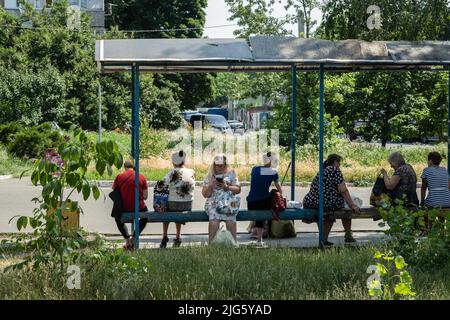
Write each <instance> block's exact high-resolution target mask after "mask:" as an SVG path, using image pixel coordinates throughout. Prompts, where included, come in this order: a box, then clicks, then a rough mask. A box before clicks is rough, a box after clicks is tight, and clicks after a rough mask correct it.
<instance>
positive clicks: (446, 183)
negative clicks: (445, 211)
mask: <svg viewBox="0 0 450 320" xmlns="http://www.w3.org/2000/svg"><path fill="white" fill-rule="evenodd" d="M441 161H442V156H441V155H440V154H439V152H430V153H429V154H428V167H427V168H425V169H424V170H423V173H422V175H421V178H422V190H421V201H420V202H421V204H422V205H425V206H427V207H433V208H437V207H447V208H448V207H450V190H449V189H450V180H449V175H448V172H447V169H446V168H444V167H441V166H439V165H440V164H441ZM427 189H428V195H427V197H426V198H425V195H426V193H427Z"/></svg>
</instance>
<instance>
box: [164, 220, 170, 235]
mask: <svg viewBox="0 0 450 320" xmlns="http://www.w3.org/2000/svg"><path fill="white" fill-rule="evenodd" d="M167 230H169V222H163V238H165V237H167Z"/></svg>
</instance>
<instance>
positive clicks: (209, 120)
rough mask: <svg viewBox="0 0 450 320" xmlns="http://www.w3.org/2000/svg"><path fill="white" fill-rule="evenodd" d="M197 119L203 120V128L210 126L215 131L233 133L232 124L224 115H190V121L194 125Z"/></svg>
mask: <svg viewBox="0 0 450 320" xmlns="http://www.w3.org/2000/svg"><path fill="white" fill-rule="evenodd" d="M196 121H201V122H202V127H203V128H205V127H207V126H209V127H211V129H212V130H214V131H218V132H221V133H229V134H232V133H233V131H232V130H231V127H230V125H229V124H228V122H227V120H226V119H225V117H223V116H219V115H213V114H193V115H192V116H191V117H190V119H189V122H190V124H191V125H192V126H193V127H194V123H195V122H196Z"/></svg>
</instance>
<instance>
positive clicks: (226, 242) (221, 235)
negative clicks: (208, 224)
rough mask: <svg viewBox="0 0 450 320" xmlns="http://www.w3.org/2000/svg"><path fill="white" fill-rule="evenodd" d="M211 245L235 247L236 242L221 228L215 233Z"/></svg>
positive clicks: (228, 232) (229, 233)
mask: <svg viewBox="0 0 450 320" xmlns="http://www.w3.org/2000/svg"><path fill="white" fill-rule="evenodd" d="M211 244H212V245H215V246H220V247H230V248H233V247H237V242H236V240H234V238H233V235H232V234H231V232H230V231H228V230H227V229H225V228H224V227H223V226H222V227H221V228H220V229H219V230H218V231H217V233H216V235H215V236H214V238H213V240H212V241H211Z"/></svg>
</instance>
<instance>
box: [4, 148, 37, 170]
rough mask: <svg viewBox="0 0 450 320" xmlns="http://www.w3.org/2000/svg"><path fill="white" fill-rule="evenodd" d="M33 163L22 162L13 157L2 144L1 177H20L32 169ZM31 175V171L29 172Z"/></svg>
mask: <svg viewBox="0 0 450 320" xmlns="http://www.w3.org/2000/svg"><path fill="white" fill-rule="evenodd" d="M31 166H32V163H30V162H29V161H25V160H21V159H19V158H17V157H15V156H13V155H11V154H10V153H9V152H8V151H7V150H6V147H4V146H3V145H2V144H0V175H9V174H12V175H13V176H15V177H19V176H20V174H21V173H22V172H23V171H25V170H27V169H29V168H31ZM29 174H31V171H30V172H29Z"/></svg>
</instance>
